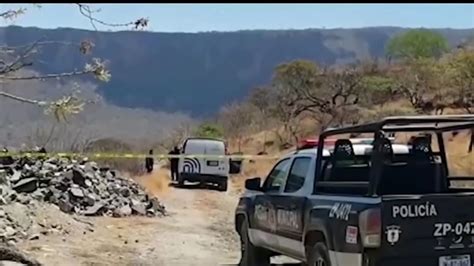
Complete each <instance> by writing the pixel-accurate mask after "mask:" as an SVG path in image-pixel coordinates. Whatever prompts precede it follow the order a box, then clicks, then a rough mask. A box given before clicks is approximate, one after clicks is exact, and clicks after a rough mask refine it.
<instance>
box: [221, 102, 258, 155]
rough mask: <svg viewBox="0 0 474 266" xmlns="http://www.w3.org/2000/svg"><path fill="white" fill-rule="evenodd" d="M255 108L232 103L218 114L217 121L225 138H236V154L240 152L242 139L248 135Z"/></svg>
mask: <svg viewBox="0 0 474 266" xmlns="http://www.w3.org/2000/svg"><path fill="white" fill-rule="evenodd" d="M254 113H255V108H254V106H253V105H251V104H248V103H233V104H231V105H229V106H225V107H224V108H222V110H221V111H220V112H219V117H218V121H219V124H220V125H222V127H223V130H224V135H225V136H226V137H227V138H236V139H237V146H238V152H239V153H240V152H241V151H242V139H243V137H244V136H245V135H247V134H248V133H249V129H250V127H251V125H252V123H253V121H254V117H255V116H254Z"/></svg>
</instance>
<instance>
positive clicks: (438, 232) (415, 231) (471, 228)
mask: <svg viewBox="0 0 474 266" xmlns="http://www.w3.org/2000/svg"><path fill="white" fill-rule="evenodd" d="M382 230H383V232H382V234H383V236H382V243H381V250H380V251H381V252H380V253H379V254H380V255H381V258H380V259H381V261H383V263H381V264H380V265H386V266H391V265H404V266H406V265H420V266H421V265H439V266H441V265H443V266H451V265H452V266H454V265H456V266H464V265H466V266H467V265H473V263H474V194H473V193H462V194H460V193H456V194H436V195H434V194H432V195H423V196H384V197H382ZM469 260H470V261H469Z"/></svg>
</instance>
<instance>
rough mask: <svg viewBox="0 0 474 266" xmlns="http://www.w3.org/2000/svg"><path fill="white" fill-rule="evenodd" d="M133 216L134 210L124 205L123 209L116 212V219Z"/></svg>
mask: <svg viewBox="0 0 474 266" xmlns="http://www.w3.org/2000/svg"><path fill="white" fill-rule="evenodd" d="M130 215H132V209H131V208H130V206H128V205H124V206H122V207H121V208H117V209H115V210H114V216H116V217H124V216H130Z"/></svg>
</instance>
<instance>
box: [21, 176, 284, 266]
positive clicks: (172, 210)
mask: <svg viewBox="0 0 474 266" xmlns="http://www.w3.org/2000/svg"><path fill="white" fill-rule="evenodd" d="M138 181H139V182H140V183H142V184H143V185H144V186H146V187H147V188H148V190H149V192H150V193H153V194H156V195H157V196H158V197H159V198H160V200H161V201H162V202H163V203H164V205H165V206H166V208H167V210H168V211H169V216H167V217H162V218H146V217H128V218H108V217H96V218H86V217H80V218H78V219H76V220H73V219H72V217H70V216H68V215H65V214H62V213H61V217H62V218H63V219H60V220H61V222H60V223H61V225H60V227H65V228H68V230H67V234H66V235H64V234H63V235H60V234H51V235H45V236H43V235H41V236H40V238H39V239H38V240H34V241H27V242H25V243H23V244H21V247H23V248H24V249H26V250H27V251H28V252H29V253H30V254H33V255H34V256H35V257H36V258H37V259H38V260H39V261H41V262H43V263H45V265H223V264H227V265H236V264H237V263H238V261H239V258H240V250H239V239H238V235H237V234H236V233H235V231H234V228H233V225H234V221H233V217H234V216H233V213H234V209H235V206H236V204H237V200H238V193H237V192H235V190H234V189H233V188H232V187H230V189H229V191H227V192H219V191H214V190H212V189H208V188H199V187H197V186H188V187H187V188H175V187H169V186H168V183H169V179H168V176H167V173H166V171H165V170H159V171H157V172H155V174H153V175H152V176H144V177H141V178H139V179H138ZM50 211H51V215H50V217H53V216H55V211H56V210H53V209H51V210H50ZM45 216H47V215H45ZM54 218H55V221H56V223H57V220H58V217H54ZM44 219H45V220H47V219H48V218H44ZM78 220H79V221H80V222H78ZM277 261H281V259H277V260H276V261H274V262H277ZM282 262H283V261H282Z"/></svg>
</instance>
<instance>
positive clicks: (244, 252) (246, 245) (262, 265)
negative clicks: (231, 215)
mask: <svg viewBox="0 0 474 266" xmlns="http://www.w3.org/2000/svg"><path fill="white" fill-rule="evenodd" d="M248 228H249V227H248V222H247V220H245V221H244V222H242V225H241V227H240V233H239V234H240V262H239V265H240V266H269V265H270V252H269V251H268V250H265V249H263V248H259V247H256V246H254V245H253V244H252V243H251V242H250V239H249V236H248Z"/></svg>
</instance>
